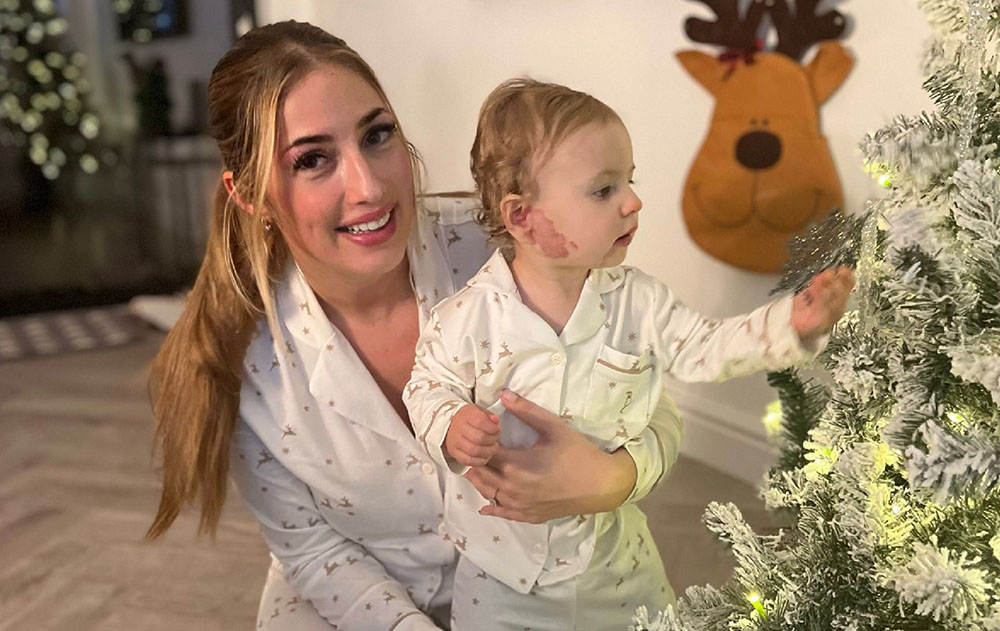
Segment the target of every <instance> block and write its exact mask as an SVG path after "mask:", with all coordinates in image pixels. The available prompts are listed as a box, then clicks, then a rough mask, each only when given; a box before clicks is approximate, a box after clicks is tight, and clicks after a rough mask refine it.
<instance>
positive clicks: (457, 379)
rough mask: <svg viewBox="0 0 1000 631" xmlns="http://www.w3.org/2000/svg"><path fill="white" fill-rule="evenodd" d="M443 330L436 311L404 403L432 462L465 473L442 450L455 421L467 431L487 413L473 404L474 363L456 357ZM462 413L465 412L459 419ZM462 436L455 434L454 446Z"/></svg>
mask: <svg viewBox="0 0 1000 631" xmlns="http://www.w3.org/2000/svg"><path fill="white" fill-rule="evenodd" d="M441 330H442V329H441V323H440V320H439V318H438V313H437V310H434V311H432V312H431V318H430V320H429V321H428V322H427V326H425V327H424V330H423V331H421V333H420V339H419V340H418V341H417V348H416V359H415V362H414V365H413V372H412V373H411V375H410V381H409V382H408V383H407V384H406V388H405V389H404V390H403V402H404V403H405V404H406V409H407V411H409V413H410V422H411V423H412V424H413V432H414V434H415V435H416V436H417V439H419V440H420V442H421V444H423V446H424V449H425V450H426V451H427V453H428V454H429V455H430V456H431V458H433V459H434V460H435V461H436V462H437V463H438V464H441V465H444V466H447V467H448V468H449V469H451V470H452V471H454V472H455V473H464V472H465V469H466V467H465V466H464V465H462V464H461V463H457V462H456V459H454V458H448V457H446V454H445V451H444V450H443V449H442V447H443V446H444V445H445V437H446V435H447V434H448V432H449V429H450V428H451V427H452V423H453V419H459V424H460V426H462V427H463V428H464V426H465V425H467V424H468V423H469V422H471V420H472V419H473V418H477V417H478V416H479V415H478V414H476V413H475V412H476V411H481V412H482V413H483V414H485V411H483V410H481V408H479V407H477V406H476V405H474V404H473V401H472V389H473V387H474V386H475V383H476V379H475V374H474V373H475V367H474V366H473V363H472V362H471V361H465V360H462V359H461V358H460V357H459V356H458V355H456V354H455V353H457V352H458V351H457V350H456V349H449V348H448V347H447V346H446V340H445V339H444V337H443V336H442V334H441ZM460 410H466V411H465V412H463V413H462V414H461V415H459V411H460ZM490 422H492V421H490ZM497 433H498V434H499V427H498V428H497ZM459 436H460V435H459V434H457V433H456V434H453V442H455V440H456V439H457V438H458V437H459ZM459 442H461V441H459ZM456 447H457V445H456Z"/></svg>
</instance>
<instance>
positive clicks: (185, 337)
mask: <svg viewBox="0 0 1000 631" xmlns="http://www.w3.org/2000/svg"><path fill="white" fill-rule="evenodd" d="M331 64H332V65H336V66H340V67H343V68H346V69H348V70H351V71H353V72H355V73H356V74H357V75H358V76H360V77H362V78H363V79H365V80H366V81H367V82H368V83H369V84H370V85H371V86H372V87H373V88H374V89H375V91H376V92H377V93H378V95H379V96H380V97H381V98H382V100H383V101H384V102H385V103H386V106H387V107H389V108H390V110H391V106H389V101H388V99H387V98H386V96H385V92H384V91H383V90H382V87H381V86H380V85H379V82H378V79H377V78H376V77H375V73H374V72H373V71H372V69H371V68H370V67H369V66H368V64H366V63H365V61H364V60H363V59H361V57H360V56H359V55H358V54H357V53H356V52H354V51H353V50H352V49H351V48H350V47H348V46H347V44H345V43H344V41H343V40H341V39H338V38H336V37H334V36H332V35H330V34H329V33H327V32H326V31H324V30H322V29H320V28H318V27H315V26H312V25H310V24H305V23H302V22H294V21H288V22H279V23H276V24H270V25H267V26H262V27H259V28H256V29H253V30H251V31H249V32H248V33H247V34H245V35H243V36H242V37H241V38H240V39H239V40H238V41H237V42H236V43H235V44H234V45H233V47H232V48H231V49H230V50H229V51H228V52H227V53H226V54H225V55H224V56H223V57H222V59H221V60H220V61H219V63H218V64H217V65H216V66H215V69H214V70H213V71H212V77H211V79H210V80H209V84H208V105H209V111H210V123H209V125H210V132H211V134H212V137H213V138H214V139H215V140H216V142H217V143H218V145H219V150H220V152H221V153H222V161H223V164H224V168H226V169H228V170H231V171H232V172H233V174H234V185H235V192H236V195H234V196H230V195H229V193H228V191H227V190H226V188H225V186H224V185H223V184H222V182H221V181H220V182H219V186H218V189H217V190H216V192H215V198H214V203H213V208H212V216H211V226H210V229H209V236H208V246H207V251H206V253H205V259H204V262H203V263H202V265H201V269H200V270H199V272H198V277H197V279H196V280H195V284H194V288H193V289H192V290H191V292H190V294H189V295H188V297H187V303H186V306H185V309H184V312H183V314H182V315H181V317H180V319H179V320H178V321H177V323H176V324H175V325H174V327H173V329H172V330H171V331H170V334H169V335H167V338H166V340H165V341H164V343H163V346H162V347H161V348H160V352H159V353H158V354H157V356H156V359H155V360H154V361H153V366H152V374H151V377H150V396H151V399H152V403H153V415H154V418H155V421H156V442H157V446H158V447H159V449H160V450H161V451H162V455H163V492H162V496H161V497H160V505H159V508H158V510H157V513H156V518H155V519H154V520H153V523H152V525H151V526H150V527H149V531H148V532H147V533H146V534H147V537H149V538H151V539H153V538H156V537H159V536H160V535H162V534H163V533H164V532H166V530H167V529H168V528H169V527H170V525H171V524H172V523H173V522H174V520H175V519H176V518H177V515H178V514H179V513H180V511H181V510H182V509H183V508H184V507H185V506H187V505H188V504H189V503H191V502H193V501H197V502H199V503H200V504H201V521H200V526H199V531H200V532H202V533H209V534H214V532H215V529H216V527H217V525H218V522H219V515H220V513H221V512H222V505H223V503H224V502H225V498H226V486H227V483H228V479H227V478H228V474H229V449H230V442H231V440H232V436H233V431H234V428H235V427H236V421H237V417H238V414H239V407H240V387H241V381H242V373H243V356H244V354H245V353H246V349H247V347H248V345H249V343H250V339H251V336H252V334H253V332H254V330H255V328H256V324H257V321H258V320H259V319H260V318H261V317H267V318H268V319H270V320H271V321H272V323H273V322H274V309H273V307H272V298H271V296H272V291H271V284H272V282H273V280H274V279H275V278H277V277H278V274H279V273H280V271H281V269H282V268H283V267H284V265H285V264H286V262H287V260H288V257H289V251H288V246H287V245H286V243H285V241H284V238H283V236H282V231H281V227H282V224H283V223H285V222H283V221H282V218H283V214H282V213H281V212H280V210H281V209H279V208H277V206H276V204H274V203H273V201H272V200H271V199H269V198H268V195H267V190H266V189H267V183H268V181H269V180H270V174H271V166H272V162H273V159H274V155H275V141H276V137H277V120H278V114H279V109H280V107H281V104H282V102H283V99H284V98H285V96H286V95H287V94H288V92H289V91H290V90H291V89H292V87H293V86H295V85H296V84H297V83H298V82H299V81H300V80H301V79H302V78H303V77H304V76H305V75H306V74H308V73H309V72H310V71H312V70H314V69H317V68H321V67H323V66H327V65H331ZM404 138H405V137H404ZM407 146H408V147H410V152H411V156H412V157H413V161H414V164H415V168H414V173H415V175H418V174H419V167H418V164H419V162H418V158H417V157H416V153H415V151H414V150H413V147H412V145H410V144H409V143H407ZM417 185H419V183H418V184H417ZM234 198H238V199H240V200H243V201H244V202H245V203H247V204H248V205H249V207H250V208H252V209H253V212H252V213H250V212H246V211H245V210H244V209H242V208H240V206H239V205H238V204H237V203H236V202H235V201H234ZM265 217H266V218H267V219H268V221H270V222H273V227H270V229H268V228H267V227H265V226H267V225H269V224H265V222H264V221H262V219H263V218H265Z"/></svg>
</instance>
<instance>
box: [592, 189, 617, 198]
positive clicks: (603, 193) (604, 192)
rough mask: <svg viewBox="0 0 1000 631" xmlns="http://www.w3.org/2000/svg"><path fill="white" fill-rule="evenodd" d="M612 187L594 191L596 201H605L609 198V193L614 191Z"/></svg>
mask: <svg viewBox="0 0 1000 631" xmlns="http://www.w3.org/2000/svg"><path fill="white" fill-rule="evenodd" d="M614 190H615V189H614V187H613V186H605V187H604V188H601V189H598V190H596V191H594V197H596V198H597V199H607V198H609V197H611V193H612V192H613V191H614Z"/></svg>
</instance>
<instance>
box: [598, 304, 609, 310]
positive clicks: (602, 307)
mask: <svg viewBox="0 0 1000 631" xmlns="http://www.w3.org/2000/svg"><path fill="white" fill-rule="evenodd" d="M597 308H598V309H600V310H601V311H604V310H605V309H607V307H605V306H604V303H603V302H602V303H601V304H600V305H598V307H597Z"/></svg>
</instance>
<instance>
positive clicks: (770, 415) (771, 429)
mask: <svg viewBox="0 0 1000 631" xmlns="http://www.w3.org/2000/svg"><path fill="white" fill-rule="evenodd" d="M781 418H782V412H781V401H771V402H770V403H768V404H767V408H766V410H765V412H764V419H763V421H764V429H766V430H767V435H768V436H771V437H774V436H777V435H778V434H779V433H781Z"/></svg>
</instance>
